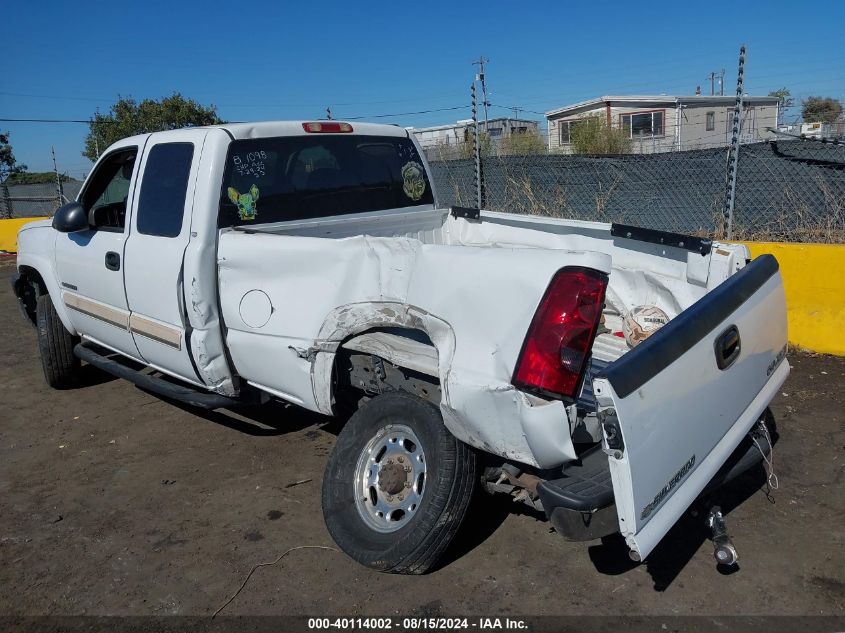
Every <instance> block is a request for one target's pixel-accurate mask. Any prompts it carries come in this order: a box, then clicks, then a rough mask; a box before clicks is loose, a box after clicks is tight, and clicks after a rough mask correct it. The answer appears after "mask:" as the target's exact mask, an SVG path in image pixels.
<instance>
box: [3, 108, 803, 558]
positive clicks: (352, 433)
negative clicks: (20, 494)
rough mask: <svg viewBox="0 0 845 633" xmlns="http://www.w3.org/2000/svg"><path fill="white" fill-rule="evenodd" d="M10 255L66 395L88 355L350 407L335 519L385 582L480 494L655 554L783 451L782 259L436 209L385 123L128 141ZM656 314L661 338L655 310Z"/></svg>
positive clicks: (105, 362)
mask: <svg viewBox="0 0 845 633" xmlns="http://www.w3.org/2000/svg"><path fill="white" fill-rule="evenodd" d="M115 192H118V193H117V194H116V193H115ZM18 242H19V244H20V252H19V255H18V275H17V276H16V279H15V289H16V293H17V294H18V296H19V298H20V299H21V306H22V309H23V312H24V314H25V315H26V316H27V318H29V319H31V320H32V321H33V322H34V323H36V324H37V325H38V334H39V341H40V344H41V352H42V360H43V362H44V368H45V377H46V378H47V381H48V382H49V383H50V384H52V385H53V386H57V387H65V386H68V385H70V384H72V383H73V380H74V379H75V376H76V373H77V370H78V364H79V357H82V358H84V359H85V360H86V362H90V363H92V364H95V365H98V366H100V367H102V368H104V369H106V370H110V369H109V368H112V370H114V371H115V372H117V370H116V369H114V366H115V365H120V362H121V361H120V359H129V360H133V361H136V362H140V363H142V364H143V365H145V366H148V367H150V368H152V370H154V371H155V372H159V374H160V375H164V376H167V377H168V380H167V381H165V380H164V379H161V380H160V381H159V383H160V384H159V383H155V382H154V381H155V380H157V379H156V378H155V377H154V376H150V375H149V372H145V373H143V374H141V373H138V374H137V375H138V378H137V382H142V381H143V382H144V385H145V388H152V389H153V390H156V389H159V390H160V391H159V392H160V393H163V394H165V395H168V396H169V397H175V398H180V399H185V400H186V401H189V402H192V403H193V404H197V405H199V406H204V405H203V403H206V404H207V406H234V405H236V404H237V403H238V402H243V401H246V402H251V403H254V402H259V401H262V400H266V399H268V398H280V399H283V400H285V401H287V402H292V403H295V404H298V405H299V406H302V407H305V408H307V409H311V410H313V411H318V412H321V413H324V414H326V415H339V416H343V417H344V418H345V417H347V416H351V417H349V419H348V422H346V424H345V426H344V428H343V431H342V432H341V435H340V437H339V438H338V444H337V446H336V448H335V450H334V452H333V454H332V456H331V458H330V459H329V463H328V465H327V470H326V477H325V480H324V487H323V512H324V516H325V518H326V522H327V525H328V527H329V530H330V532H331V534H332V536H333V538H334V539H335V540H336V541H337V543H338V544H339V545H340V546H341V547H342V548H343V549H344V550H345V551H346V552H347V553H348V554H350V555H351V556H352V557H353V558H355V559H356V560H358V561H359V562H362V563H363V564H366V565H368V566H370V567H373V568H375V569H379V570H382V571H393V572H401V573H421V572H424V571H426V570H428V569H429V568H431V567H432V566H433V565H435V564H436V561H437V559H438V558H439V557H440V555H441V554H442V552H443V551H444V550H445V548H446V546H447V545H448V544H449V542H450V541H451V539H452V538H453V536H454V534H455V532H456V531H457V528H458V526H459V525H460V523H461V521H462V519H463V516H464V514H465V512H466V510H467V507H468V503H469V499H470V497H471V495H472V493H473V490H474V488H475V486H476V483H477V482H478V481H480V482H482V483H483V485H484V487H485V488H486V489H487V490H488V491H494V492H505V493H507V494H512V495H513V496H514V497H515V498H517V499H518V500H521V501H524V502H526V503H528V504H529V505H532V506H533V507H535V508H538V509H543V510H544V511H545V512H546V514H547V515H548V516H549V517H550V519H551V521H552V523H553V525H554V526H555V527H556V529H557V530H558V531H560V532H562V533H564V534H565V535H567V536H568V537H570V538H577V539H589V538H597V537H600V536H604V535H605V534H608V533H611V532H614V531H621V532H622V534H623V535H624V536H625V538H626V540H627V542H628V545H629V546H630V548H631V552H632V556H634V557H635V558H638V559H644V558H645V557H646V556H647V555H648V553H649V552H650V551H651V550H652V549H653V548H654V546H655V545H656V544H657V542H658V541H659V540H660V539H661V538H662V537H663V536H664V535H665V534H666V532H667V531H668V530H669V528H670V527H671V526H672V525H673V524H674V523H675V521H677V519H678V517H679V516H680V515H681V514H682V513H683V512H684V511H685V510H686V508H687V507H689V505H690V504H691V503H693V501H694V500H695V499H696V498H698V497H699V496H700V495H701V494H702V492H703V491H705V490H706V489H709V488H712V487H713V485H714V483H718V482H721V481H724V480H726V479H727V478H729V475H730V476H732V475H733V474H735V473H736V472H739V470H741V469H744V468H747V467H748V466H750V465H751V464H753V463H756V462H758V461H759V460H760V458H761V457H762V455H763V453H765V452H766V450H768V441H769V440H768V432H767V430H766V428H765V426H764V425H763V424H762V422H761V420H762V418H763V414H764V411H765V410H766V407H767V405H768V403H769V401H770V400H771V398H772V397H773V395H774V393H775V392H776V391H777V389H778V387H779V386H780V385H781V384H782V383H783V381H784V380H785V378H786V375H787V373H788V371H789V365H788V363H787V362H786V361H785V359H784V355H785V345H786V311H785V305H784V296H783V288H782V283H781V279H780V274H779V272H778V267H777V262H776V261H775V260H774V258H772V257H770V256H765V257H762V258H758V259H756V260H754V261H750V260H749V259H748V257H749V254H748V251H747V249H746V248H745V247H744V246H742V245H734V244H721V243H715V242H710V241H709V240H704V239H700V238H695V237H688V236H681V235H675V234H670V233H663V232H659V231H648V230H643V229H638V228H635V227H626V226H619V225H609V224H602V223H593V222H580V221H569V220H560V219H552V218H541V217H533V216H523V215H513V214H507V213H494V212H488V211H480V212H479V211H478V210H468V209H449V208H441V207H440V205H438V199H437V192H436V191H434V190H433V186H432V183H431V180H430V179H429V176H428V169H427V164H426V161H425V159H424V156H423V154H422V152H421V151H420V150H419V148H418V147H417V145H416V143H415V141H414V139H413V137H412V136H411V135H409V134H408V133H407V132H406V131H405V130H403V129H401V128H397V127H394V126H380V125H371V124H358V123H356V124H354V127H353V125H352V124H348V123H342V122H334V121H331V122H325V121H324V122H279V123H259V124H236V125H226V126H218V127H209V128H197V129H190V130H177V131H173V132H161V133H155V134H150V135H143V136H140V137H132V138H129V139H125V140H123V141H120V142H119V143H117V144H116V145H115V146H113V147H112V148H110V149H109V150H108V152H106V153H105V154H104V155H103V158H101V159H100V161H99V162H98V164H97V166H96V167H95V169H94V170H93V172H92V174H91V176H89V178H88V180H87V181H86V183H85V186H84V187H83V189H82V191H81V193H80V196H79V200H78V201H77V202H74V203H71V204H69V205H66V206H65V207H63V208H62V209H60V210H59V211H58V212H57V213H56V216H55V218H54V219H53V221H52V223H50V222H40V223H39V222H36V223H31V224H29V225H26V226H25V227H24V228H23V229H22V231H21V234H20V236H19V240H18ZM644 310H645V312H644ZM649 310H650V311H652V312H648V311H649ZM652 313H653V314H659V315H660V318H659V321H660V323H659V325H660V326H662V327H657V326H655V325H654V324H653V323H651V322H649V321H648V320H647V319H646V320H645V321H643V320H642V318H640V320H639V321H637V318H638V316H637V315H638V314H640V315H641V314H652ZM640 326H642V327H641V332H640V334H642V337H641V339H644V340H641V342H640V340H632V338H631V337H630V336H626V335H627V334H629V333H630V332H629V330H630V328H631V327H634V328H636V327H640ZM632 346H633V348H632ZM71 349H76V354H75V355H73V354H70V353H69V350H71ZM120 372H121V375H122V376H123V377H127V378H129V379H130V380H132V379H133V374H132V372H131V370H127V369H123V370H120ZM141 377H143V378H141ZM172 378H176V379H178V381H179V382H180V383H181V384H182V385H183V386H181V387H179V388H178V389H174V388H173V381H172ZM157 384H158V387H157V386H156V385H157ZM185 393H188V394H190V393H192V394H194V395H193V396H189V395H185ZM179 394H182V395H181V396H180V395H179ZM752 440H754V441H753V442H752ZM482 455H483V456H484V464H483V465H482V463H481V459H480V457H481V456H482ZM708 487H709V488H708Z"/></svg>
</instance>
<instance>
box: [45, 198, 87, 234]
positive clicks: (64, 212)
mask: <svg viewBox="0 0 845 633" xmlns="http://www.w3.org/2000/svg"><path fill="white" fill-rule="evenodd" d="M53 228H54V229H56V230H57V231H59V232H60V233H76V232H77V231H87V230H88V229H89V228H91V227H90V225H89V224H88V214H87V213H85V208H84V207H83V206H82V205H81V204H79V203H78V202H68V203H67V204H63V205H62V206H60V207H59V208H58V209H57V210H56V213H55V215H53Z"/></svg>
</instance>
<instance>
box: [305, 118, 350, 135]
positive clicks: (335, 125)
mask: <svg viewBox="0 0 845 633" xmlns="http://www.w3.org/2000/svg"><path fill="white" fill-rule="evenodd" d="M302 129H303V130H305V131H306V132H311V133H314V134H320V133H321V132H322V133H327V132H328V133H331V132H334V133H337V132H351V131H352V126H351V125H349V124H348V123H341V122H340V121H312V122H311V123H303V124H302Z"/></svg>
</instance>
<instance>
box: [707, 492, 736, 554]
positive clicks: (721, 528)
mask: <svg viewBox="0 0 845 633" xmlns="http://www.w3.org/2000/svg"><path fill="white" fill-rule="evenodd" d="M707 527H709V528H710V532H711V534H712V539H713V556H714V557H715V558H716V562H717V563H718V564H719V565H725V566H728V567H729V566H731V565H736V562H737V560H739V555H738V554H737V553H736V548H735V547H734V546H733V543H731V538H730V537H729V536H728V528H727V526H726V525H725V516H724V515H723V514H722V508H720V507H719V506H713V507H712V508H711V509H710V513H709V514H708V515H707Z"/></svg>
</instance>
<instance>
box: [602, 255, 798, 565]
mask: <svg viewBox="0 0 845 633" xmlns="http://www.w3.org/2000/svg"><path fill="white" fill-rule="evenodd" d="M786 341H787V330H786V304H785V300H784V293H783V283H782V281H781V277H780V273H779V272H778V263H777V260H776V259H775V258H774V257H772V256H771V255H764V256H762V257H759V258H757V259H755V260H754V261H752V262H751V263H750V264H749V265H747V266H746V267H745V268H743V269H741V270H740V271H739V272H737V273H736V274H734V275H733V276H731V277H729V278H728V279H727V280H726V281H725V282H724V283H722V284H721V285H719V286H718V287H716V288H715V289H713V290H712V291H711V292H709V293H708V294H707V295H705V296H704V297H703V298H702V299H700V300H699V301H698V302H696V303H695V304H693V305H692V306H690V307H689V308H688V309H687V310H685V311H684V312H682V313H681V314H680V315H679V316H678V317H676V318H675V319H673V320H672V321H671V322H669V323H668V324H667V325H666V326H665V327H663V328H662V329H661V330H659V331H658V332H656V333H655V334H654V335H652V336H651V337H650V338H649V339H647V340H646V341H644V342H643V343H642V344H640V345H639V346H637V347H636V348H634V349H633V350H632V351H630V352H628V353H627V354H625V355H624V356H623V357H622V358H620V359H619V360H617V361H616V362H614V363H612V364H611V365H609V366H608V368H607V369H606V370H605V371H604V373H603V374H602V375H601V376H599V377H597V378H596V379H595V380H594V383H593V390H594V392H595V396H596V401H597V403H598V405H599V419H600V420H601V421H602V426H603V432H604V448H605V451H606V452H607V453H608V460H609V462H610V472H611V478H612V481H613V488H614V496H615V499H616V508H617V514H618V516H619V527H620V531H621V532H622V534H623V536H625V538H626V541H627V543H628V546H629V547H630V548H631V550H632V553H633V554H634V555H635V556H638V557H639V558H640V560H642V559H645V557H646V556H648V554H649V553H650V552H651V551H652V550H653V549H654V547H655V546H656V545H657V543H658V542H659V541H660V539H661V538H663V536H664V535H665V534H666V532H668V531H669V529H670V528H671V527H672V526H673V525H674V524H675V522H676V521H677V520H678V518H679V517H680V516H681V515H682V514H683V512H684V511H685V510H686V509H687V508H688V507H689V505H690V504H691V503H692V502H693V500H695V498H696V497H697V496H698V495H699V494H700V493H701V491H702V490H703V489H704V487H705V486H706V485H707V483H708V482H709V481H710V479H711V478H712V477H713V475H714V474H715V473H716V471H717V470H718V469H719V468H720V467H721V466H722V464H723V463H724V462H725V460H726V459H727V458H728V456H729V455H730V454H731V452H732V451H733V450H734V448H735V447H736V446H737V445H738V444H739V442H740V441H741V440H742V438H743V437H744V436H745V435H746V434H747V433H748V431H749V430H750V429H751V427H752V426H754V424H755V422H756V421H757V420H758V419H759V418H760V416H761V414H762V413H763V411H764V410H765V408H766V406H767V405H768V404H769V402H770V401H771V399H772V398H773V397H774V395H775V394H776V393H777V390H778V389H779V388H780V386H781V385H782V384H783V381H784V380H785V379H786V377H787V375H788V374H789V364H788V363H787V362H786V361H785V359H784V358H785V355H786Z"/></svg>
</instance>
